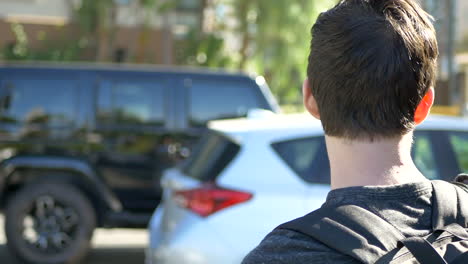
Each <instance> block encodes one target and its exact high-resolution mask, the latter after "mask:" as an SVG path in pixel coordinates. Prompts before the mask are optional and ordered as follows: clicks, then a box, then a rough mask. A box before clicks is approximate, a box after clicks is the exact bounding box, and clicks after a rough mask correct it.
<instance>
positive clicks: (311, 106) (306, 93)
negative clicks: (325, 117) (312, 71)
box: [302, 79, 320, 119]
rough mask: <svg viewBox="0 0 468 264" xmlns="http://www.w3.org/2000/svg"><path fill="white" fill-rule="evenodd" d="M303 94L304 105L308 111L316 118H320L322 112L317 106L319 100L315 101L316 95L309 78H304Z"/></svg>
mask: <svg viewBox="0 0 468 264" xmlns="http://www.w3.org/2000/svg"><path fill="white" fill-rule="evenodd" d="M302 95H303V100H304V106H305V108H306V109H307V111H308V112H309V113H310V114H311V115H312V116H314V117H315V118H317V119H320V112H319V109H318V106H317V101H315V97H314V96H313V95H312V89H310V82H309V79H305V80H304V84H303V85H302Z"/></svg>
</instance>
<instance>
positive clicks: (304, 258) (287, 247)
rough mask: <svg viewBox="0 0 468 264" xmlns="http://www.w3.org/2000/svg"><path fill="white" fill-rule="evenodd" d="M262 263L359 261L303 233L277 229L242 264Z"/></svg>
mask: <svg viewBox="0 0 468 264" xmlns="http://www.w3.org/2000/svg"><path fill="white" fill-rule="evenodd" d="M261 263H271V264H279V263H349V264H351V263H352V264H354V263H359V262H356V261H355V260H354V259H352V258H350V257H349V256H346V255H343V254H341V253H339V252H337V251H335V250H333V249H331V248H329V247H327V246H326V245H324V244H322V243H321V242H319V241H317V240H315V239H314V238H312V237H309V236H307V235H304V234H302V233H299V232H295V231H292V230H285V229H275V230H273V231H272V232H271V233H270V234H268V235H267V236H266V237H265V239H264V240H263V241H262V242H261V243H260V245H258V246H257V247H256V248H255V249H254V250H253V251H252V252H250V253H249V255H247V256H246V257H245V259H244V261H243V262H242V264H261Z"/></svg>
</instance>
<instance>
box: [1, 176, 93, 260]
mask: <svg viewBox="0 0 468 264" xmlns="http://www.w3.org/2000/svg"><path fill="white" fill-rule="evenodd" d="M95 227H96V214H95V211H94V209H93V207H92V205H91V203H90V202H89V200H88V199H87V198H86V197H85V196H84V195H83V193H82V192H81V191H79V190H78V189H77V188H75V187H73V186H71V185H69V184H64V183H34V184H28V185H26V186H25V187H24V188H23V189H21V190H20V191H19V192H18V193H16V194H15V195H14V196H13V197H12V198H11V199H10V200H9V202H8V204H7V207H6V211H5V234H6V237H7V239H8V247H9V249H10V250H11V251H12V253H14V254H15V255H16V256H17V257H18V258H20V259H22V260H23V261H26V262H28V263H44V264H52V263H53V264H58V263H77V262H78V261H79V260H80V259H81V258H83V257H84V256H85V255H86V253H87V252H88V249H89V244H90V240H91V237H92V234H93V231H94V228H95Z"/></svg>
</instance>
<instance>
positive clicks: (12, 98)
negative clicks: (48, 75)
mask: <svg viewBox="0 0 468 264" xmlns="http://www.w3.org/2000/svg"><path fill="white" fill-rule="evenodd" d="M75 88H76V84H75V82H74V81H73V80H44V79H40V80H36V79H35V80H33V79H21V80H8V81H4V82H2V85H1V87H0V120H1V121H2V122H3V123H10V124H21V123H24V124H41V125H47V126H49V127H60V126H67V125H72V124H73V120H74V117H75V113H76V106H77V102H76V100H75V98H77V89H75Z"/></svg>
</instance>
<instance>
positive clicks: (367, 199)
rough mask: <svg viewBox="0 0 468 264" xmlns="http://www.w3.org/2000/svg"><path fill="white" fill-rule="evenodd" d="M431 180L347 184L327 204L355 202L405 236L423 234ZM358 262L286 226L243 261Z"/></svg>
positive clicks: (428, 213) (428, 218)
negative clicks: (362, 185) (382, 185)
mask: <svg viewBox="0 0 468 264" xmlns="http://www.w3.org/2000/svg"><path fill="white" fill-rule="evenodd" d="M431 198H432V185H431V182H430V181H425V182H418V183H411V184H402V185H394V186H385V187H380V186H379V187H375V186H372V187H368V186H365V187H350V188H343V189H336V190H332V191H331V192H330V193H329V194H328V196H327V200H326V202H325V204H326V206H339V205H343V204H355V205H358V206H360V207H362V208H364V209H367V210H369V211H371V212H373V213H375V214H377V215H379V216H380V217H382V218H383V219H385V220H387V221H388V222H389V223H391V224H392V225H394V226H395V227H396V228H398V229H399V230H400V231H401V232H402V233H403V234H404V235H405V236H424V235H427V234H429V233H430V232H431V227H432V220H431V218H432V217H431V216H432V205H431V202H432V199H431ZM262 263H265V264H267V263H268V264H276V263H288V264H293V263H330V264H332V263H333V264H340V263H349V264H351V263H353V264H354V263H360V262H359V261H357V260H354V259H352V258H351V257H349V256H346V255H343V254H341V253H339V252H337V251H335V250H333V249H331V248H329V247H327V246H326V245H324V244H322V243H320V242H319V241H317V240H315V239H313V238H311V237H308V236H306V235H303V234H301V233H298V232H294V231H289V230H274V231H273V232H271V233H270V234H268V235H267V236H266V237H265V239H264V240H263V241H262V242H261V243H260V245H258V246H257V248H255V249H254V250H253V251H252V252H250V254H249V255H247V256H246V257H245V259H244V261H243V262H242V264H262Z"/></svg>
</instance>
